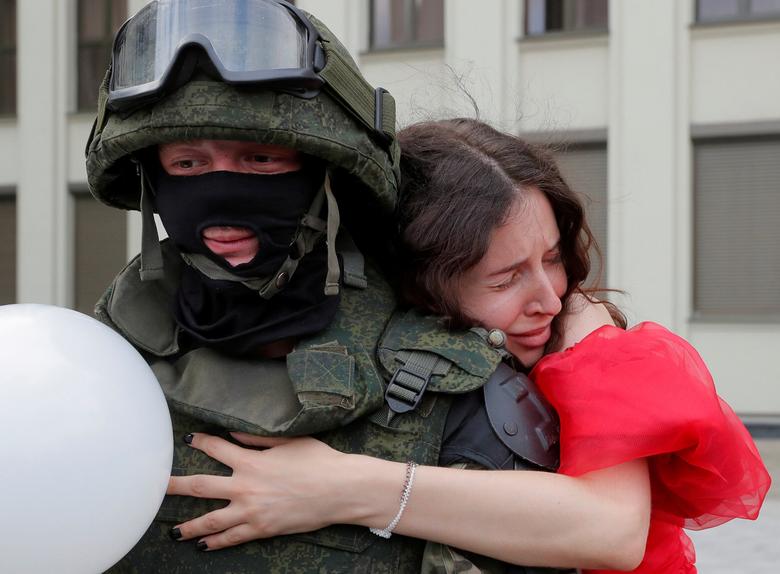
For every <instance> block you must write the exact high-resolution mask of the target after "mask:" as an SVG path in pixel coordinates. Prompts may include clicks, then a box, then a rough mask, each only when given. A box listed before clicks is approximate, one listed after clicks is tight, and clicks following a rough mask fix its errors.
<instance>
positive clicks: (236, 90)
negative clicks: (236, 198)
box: [86, 14, 399, 214]
mask: <svg viewBox="0 0 780 574" xmlns="http://www.w3.org/2000/svg"><path fill="white" fill-rule="evenodd" d="M306 16H307V17H308V18H309V19H310V21H311V22H312V24H314V26H315V27H316V28H317V30H318V32H319V33H320V36H321V42H322V45H323V48H324V50H325V54H326V65H325V68H324V69H323V70H322V71H321V75H322V76H323V78H324V79H325V80H326V85H325V89H323V90H322V91H321V92H320V93H319V94H318V95H317V96H316V97H314V98H311V99H304V98H301V97H296V96H292V95H289V94H286V93H281V92H275V91H271V90H268V89H257V88H254V89H253V88H247V87H239V86H234V85H229V84H226V83H223V82H219V81H215V80H205V79H204V80H201V79H199V78H195V79H193V80H191V81H189V82H188V83H186V84H184V85H183V86H181V87H180V88H178V89H177V90H176V91H174V92H172V93H171V94H170V95H168V96H166V97H165V98H163V99H161V100H160V101H158V102H156V103H155V104H153V105H150V106H147V107H142V108H140V109H137V110H134V111H131V112H129V113H119V112H113V111H111V110H110V109H108V107H107V100H108V80H109V75H110V70H109V73H107V74H106V77H105V78H104V80H103V83H102V85H101V87H100V91H99V94H98V113H97V118H96V120H95V126H94V128H93V133H92V134H91V135H90V138H89V141H88V144H87V150H86V154H87V179H88V182H89V187H90V190H91V192H92V194H93V195H94V196H95V197H96V198H98V199H99V200H100V201H102V202H104V203H106V204H108V205H111V206H114V207H119V208H122V209H139V202H140V189H141V185H140V179H139V175H138V172H137V167H136V165H135V163H134V154H136V153H137V152H139V151H141V150H143V149H145V148H148V147H150V146H154V145H157V144H160V143H166V142H172V141H183V140H195V139H230V140H247V141H256V142H262V143H268V144H275V145H282V146H287V147H291V148H295V149H297V150H300V151H302V152H304V153H306V154H310V155H312V156H315V157H318V158H321V159H323V160H325V161H326V162H328V163H329V164H330V165H331V166H333V167H335V168H337V171H338V170H341V171H343V172H346V173H348V174H350V175H351V176H354V178H356V179H357V180H358V181H359V182H360V183H362V184H363V185H364V186H365V187H366V188H368V192H369V194H370V195H371V198H370V201H369V203H371V204H373V205H372V207H373V208H375V209H378V212H379V213H385V214H389V213H392V212H393V210H394V209H395V205H396V199H397V186H398V179H399V169H398V161H399V149H398V144H397V142H396V140H395V137H394V116H395V109H394V102H393V100H392V98H390V97H389V95H387V94H385V96H386V97H385V98H384V102H385V106H384V107H385V110H384V117H383V119H384V125H385V126H387V129H385V130H384V134H385V135H389V136H390V137H389V138H386V139H385V141H382V139H383V138H382V137H378V136H379V135H381V134H378V133H377V132H375V131H374V130H373V129H370V128H369V127H368V126H367V125H366V122H364V121H361V120H360V119H359V116H358V115H357V114H355V113H353V111H352V108H351V107H350V106H349V105H347V104H345V103H344V102H343V100H342V99H341V98H340V97H339V95H338V93H339V90H338V89H334V88H337V86H336V85H334V84H338V83H339V82H341V81H347V82H349V81H352V82H353V83H354V82H355V81H357V82H360V83H361V84H365V86H367V87H369V88H370V86H368V84H367V83H366V82H365V80H364V79H363V77H362V75H361V74H360V72H359V70H358V68H357V65H356V64H355V62H354V60H352V58H351V56H350V55H349V53H348V52H347V50H346V48H345V47H344V46H343V45H342V44H341V42H339V40H338V39H337V38H336V37H335V36H334V35H333V34H332V33H331V32H330V30H328V28H327V27H326V26H325V25H324V24H322V22H320V21H319V20H317V19H316V18H314V17H313V16H311V15H308V14H307V15H306ZM335 64H338V66H336V65H335ZM334 69H335V70H336V73H333V70H334ZM345 70H346V73H345ZM345 76H346V78H345ZM372 103H373V102H372ZM339 195H340V196H341V198H342V200H344V199H346V200H347V201H350V198H345V197H344V192H343V191H342V192H341V193H339ZM354 199H358V198H357V197H355V198H354ZM359 199H360V201H359V203H364V202H365V201H366V200H367V199H369V198H366V197H361V198H359Z"/></svg>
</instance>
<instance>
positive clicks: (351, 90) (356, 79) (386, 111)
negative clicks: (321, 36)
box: [319, 42, 395, 141]
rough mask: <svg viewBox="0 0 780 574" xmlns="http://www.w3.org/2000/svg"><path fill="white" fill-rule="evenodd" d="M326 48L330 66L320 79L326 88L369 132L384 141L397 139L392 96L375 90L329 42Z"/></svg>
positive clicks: (323, 70) (322, 72) (321, 73)
mask: <svg viewBox="0 0 780 574" xmlns="http://www.w3.org/2000/svg"><path fill="white" fill-rule="evenodd" d="M323 45H324V47H325V52H326V54H327V62H328V64H327V65H326V66H325V68H323V69H322V70H321V71H320V72H319V75H320V77H321V78H322V79H323V80H325V83H326V85H327V86H328V87H329V88H330V89H331V90H332V92H333V93H334V94H335V95H336V96H337V97H338V98H340V99H341V101H342V102H343V103H344V104H346V106H347V108H348V109H350V110H351V111H352V113H354V114H355V115H356V116H357V117H358V119H360V121H361V122H363V123H364V124H365V125H366V126H367V127H368V128H369V129H371V130H375V131H377V132H379V134H380V135H381V136H382V137H383V139H385V140H388V141H389V140H392V139H394V138H395V99H394V98H393V96H392V95H390V93H389V92H388V91H387V90H384V89H382V88H378V89H376V90H375V89H374V88H373V87H372V86H371V84H369V83H368V82H367V81H366V80H365V79H364V78H363V76H361V75H360V74H359V73H358V72H357V71H355V69H354V68H353V67H352V66H350V65H349V64H348V63H347V62H346V61H345V60H344V58H342V56H341V54H340V53H339V52H337V51H336V50H333V49H331V48H330V47H329V43H328V42H323ZM380 108H381V109H380ZM380 123H381V125H380Z"/></svg>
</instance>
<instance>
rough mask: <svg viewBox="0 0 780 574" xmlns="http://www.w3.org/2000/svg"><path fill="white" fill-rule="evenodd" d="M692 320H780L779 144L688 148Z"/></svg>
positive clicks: (757, 141) (707, 143) (711, 143)
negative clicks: (690, 163)
mask: <svg viewBox="0 0 780 574" xmlns="http://www.w3.org/2000/svg"><path fill="white" fill-rule="evenodd" d="M693 159H694V177H695V185H694V202H695V204H694V225H695V236H694V265H695V268H694V310H695V312H696V316H697V317H703V318H715V319H741V318H758V317H772V318H774V319H780V289H778V285H780V257H778V253H780V225H778V222H780V137H778V138H752V139H750V138H743V139H736V138H734V139H722V140H703V141H699V142H696V143H695V145H694V157H693Z"/></svg>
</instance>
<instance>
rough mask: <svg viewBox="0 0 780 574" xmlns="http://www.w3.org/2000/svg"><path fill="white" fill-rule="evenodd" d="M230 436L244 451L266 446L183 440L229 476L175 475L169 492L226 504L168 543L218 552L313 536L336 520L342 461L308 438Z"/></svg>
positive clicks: (196, 438)
mask: <svg viewBox="0 0 780 574" xmlns="http://www.w3.org/2000/svg"><path fill="white" fill-rule="evenodd" d="M231 434H232V436H233V437H234V438H235V439H236V440H238V441H240V442H242V443H244V444H246V445H249V446H253V447H267V448H266V449H265V450H255V449H250V448H243V447H241V446H238V445H235V444H233V443H230V442H228V441H226V440H224V439H221V438H219V437H215V436H211V435H207V434H201V433H198V434H192V435H188V438H189V437H192V442H191V443H190V445H191V446H192V447H193V448H197V449H198V450H201V451H203V452H204V453H205V454H207V455H208V456H210V457H212V458H214V459H216V460H218V461H220V462H222V463H224V464H226V465H227V466H229V467H230V468H232V469H233V475H232V476H229V477H225V476H211V475H193V476H173V477H171V480H170V483H169V485H168V494H174V495H183V496H195V497H198V498H215V499H223V500H229V501H230V504H228V505H227V506H226V507H225V508H221V509H219V510H215V511H213V512H209V513H208V514H205V515H203V516H200V517H198V518H195V519H193V520H190V521H188V522H185V523H183V524H179V525H178V526H176V527H175V528H174V529H173V531H172V536H173V537H174V538H176V539H178V540H189V539H193V538H199V539H200V540H199V545H198V547H199V548H200V549H202V550H217V549H220V548H225V547H228V546H235V545H237V544H242V543H244V542H248V541H250V540H255V539H258V538H268V537H271V536H278V535H281V534H292V533H295V532H308V531H311V530H316V529H318V528H322V527H323V526H327V525H329V524H333V523H335V522H337V521H338V520H339V519H340V518H341V517H340V516H339V512H340V511H343V506H342V505H341V502H340V499H339V498H338V496H337V495H338V493H339V492H340V490H341V487H340V485H339V484H338V482H339V481H340V479H341V478H343V476H342V475H343V473H344V470H345V467H344V465H343V464H342V462H343V459H344V458H345V457H346V456H348V455H344V454H342V453H340V452H338V451H336V450H333V449H332V448H330V447H329V446H327V445H326V444H325V443H323V442H321V441H318V440H315V439H313V438H308V437H307V438H269V437H259V436H254V435H249V434H245V433H231ZM176 529H178V531H177V530H176ZM204 544H205V546H204Z"/></svg>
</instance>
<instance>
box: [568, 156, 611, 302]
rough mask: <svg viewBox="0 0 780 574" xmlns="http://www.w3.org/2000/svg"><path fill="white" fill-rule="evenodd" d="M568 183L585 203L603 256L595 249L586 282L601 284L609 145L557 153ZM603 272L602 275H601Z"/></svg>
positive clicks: (603, 280) (603, 278) (603, 283)
mask: <svg viewBox="0 0 780 574" xmlns="http://www.w3.org/2000/svg"><path fill="white" fill-rule="evenodd" d="M555 159H556V161H557V162H558V167H559V168H560V170H561V174H562V175H563V178H564V179H565V180H566V183H568V184H569V186H570V187H571V188H572V189H573V190H574V191H575V192H577V193H578V194H579V195H580V197H582V199H583V203H584V204H585V217H586V219H587V221H588V225H589V226H590V230H591V231H592V232H593V236H594V237H595V239H596V243H597V244H598V246H599V249H600V250H601V257H602V259H601V260H599V256H598V253H597V252H596V250H595V249H591V252H590V263H591V271H590V275H589V276H588V279H587V280H586V282H585V284H586V285H589V286H591V285H596V284H597V283H600V286H601V287H609V285H606V277H607V146H606V145H605V144H579V145H571V146H569V147H568V148H566V149H565V150H563V151H560V152H558V153H556V154H555ZM599 271H601V274H600V275H599Z"/></svg>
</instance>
